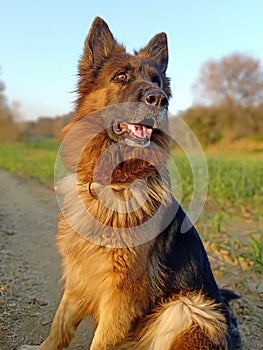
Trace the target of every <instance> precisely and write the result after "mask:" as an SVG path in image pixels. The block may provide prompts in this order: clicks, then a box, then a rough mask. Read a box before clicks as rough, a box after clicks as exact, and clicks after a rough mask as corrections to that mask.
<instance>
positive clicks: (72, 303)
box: [19, 291, 86, 350]
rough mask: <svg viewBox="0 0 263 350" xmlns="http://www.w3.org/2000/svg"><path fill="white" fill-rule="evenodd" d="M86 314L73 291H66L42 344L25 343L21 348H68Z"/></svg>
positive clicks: (54, 349)
mask: <svg viewBox="0 0 263 350" xmlns="http://www.w3.org/2000/svg"><path fill="white" fill-rule="evenodd" d="M85 316H86V315H85V313H84V308H83V305H82V304H80V302H79V300H77V299H76V297H75V296H74V295H73V293H71V292H69V291H65V292H64V295H63V297H62V299H61V302H60V305H59V307H58V309H57V312H56V314H55V317H54V319H53V322H52V326H51V329H50V334H49V336H48V337H47V339H46V340H45V341H44V342H43V343H42V344H41V345H38V346H29V345H23V346H22V347H20V348H19V350H29V349H30V350H62V349H63V348H66V347H67V346H68V345H69V343H70V341H71V340H72V338H73V337H74V334H75V331H76V329H77V327H78V325H79V324H80V322H81V321H82V319H83V318H84V317H85Z"/></svg>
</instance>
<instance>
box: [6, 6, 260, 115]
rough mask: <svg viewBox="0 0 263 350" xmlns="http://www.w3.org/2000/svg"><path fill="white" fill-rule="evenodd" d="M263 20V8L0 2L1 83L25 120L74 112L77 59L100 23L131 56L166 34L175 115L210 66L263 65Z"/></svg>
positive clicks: (188, 105) (185, 103)
mask: <svg viewBox="0 0 263 350" xmlns="http://www.w3.org/2000/svg"><path fill="white" fill-rule="evenodd" d="M262 13H263V1H262V0H221V1H211V0H209V1H208V0H196V1H194V0H181V1H178V0H166V1H161V0H159V1H154V0H152V1H148V0H145V1H144V0H130V1H124V0H123V1H117V0H111V1H109V0H97V1H96V0H92V1H90V0H85V1H83V0H74V1H71V0H70V1H65V0H52V1H51V0H45V1H41V2H40V1H35V0H34V1H33V0H23V1H20V0H16V1H14V0H8V1H7V0H6V1H1V7H0V67H1V71H0V80H2V81H4V83H5V85H6V91H5V93H6V95H7V97H8V101H9V103H12V101H19V102H20V104H21V107H20V112H21V114H22V116H23V117H24V118H26V119H34V118H36V117H38V116H54V115H58V114H63V113H66V112H69V111H71V110H73V108H74V104H73V103H72V102H73V101H74V99H75V98H76V95H75V94H74V93H71V91H73V90H74V89H75V87H76V81H77V78H76V73H77V63H78V59H79V57H80V55H81V53H82V48H83V43H84V40H85V37H86V35H87V33H88V30H89V27H90V24H91V22H92V21H93V19H94V17H95V16H101V17H102V18H104V20H106V22H107V23H108V24H109V26H110V29H111V30H112V32H113V34H114V36H115V38H116V39H117V40H118V41H119V42H122V43H124V44H125V45H126V48H127V50H128V51H130V52H132V50H133V49H139V48H140V47H143V46H145V45H146V44H147V43H148V41H149V40H150V39H151V38H152V37H153V36H154V35H155V34H156V33H158V32H161V31H165V32H166V33H167V35H168V42H169V69H168V75H169V76H170V77H171V79H172V90H173V99H172V101H171V103H170V110H171V112H172V113H176V112H177V111H178V110H184V109H186V108H188V107H190V106H191V104H192V93H191V86H192V85H193V83H194V82H195V80H196V78H197V76H198V72H199V68H200V66H201V64H202V63H203V62H205V61H206V60H207V59H209V58H220V57H222V56H224V55H226V54H229V53H231V52H236V51H241V52H247V53H251V54H252V55H253V56H254V57H256V58H259V59H260V60H261V62H263V39H262V38H263V21H262Z"/></svg>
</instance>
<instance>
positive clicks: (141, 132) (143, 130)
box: [120, 123, 152, 140]
mask: <svg viewBox="0 0 263 350" xmlns="http://www.w3.org/2000/svg"><path fill="white" fill-rule="evenodd" d="M120 126H121V128H122V129H126V130H127V131H128V132H129V133H132V134H133V135H134V136H136V137H138V138H140V139H148V140H149V139H150V138H151V136H152V128H150V127H147V126H146V125H142V124H130V123H121V124H120Z"/></svg>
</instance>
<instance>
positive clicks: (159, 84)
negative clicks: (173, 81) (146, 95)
mask: <svg viewBox="0 0 263 350" xmlns="http://www.w3.org/2000/svg"><path fill="white" fill-rule="evenodd" d="M152 83H154V84H155V85H156V86H159V87H160V86H161V80H160V78H159V77H158V76H157V75H156V76H154V77H153V78H152Z"/></svg>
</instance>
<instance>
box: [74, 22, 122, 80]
mask: <svg viewBox="0 0 263 350" xmlns="http://www.w3.org/2000/svg"><path fill="white" fill-rule="evenodd" d="M116 46H118V44H117V42H116V41H115V39H114V37H113V35H112V33H111V31H110V29H109V27H108V25H107V24H106V23H105V22H104V21H103V19H102V18H100V17H96V18H95V19H94V21H93V23H92V25H91V27H90V31H89V34H88V36H87V39H86V41H85V47H84V52H83V56H82V59H81V61H80V66H79V69H80V74H81V73H82V69H87V68H91V67H94V68H95V67H96V68H99V67H101V65H102V63H103V61H104V60H105V59H106V58H107V57H109V56H110V54H111V53H112V51H113V50H114V49H115V48H116Z"/></svg>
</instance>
